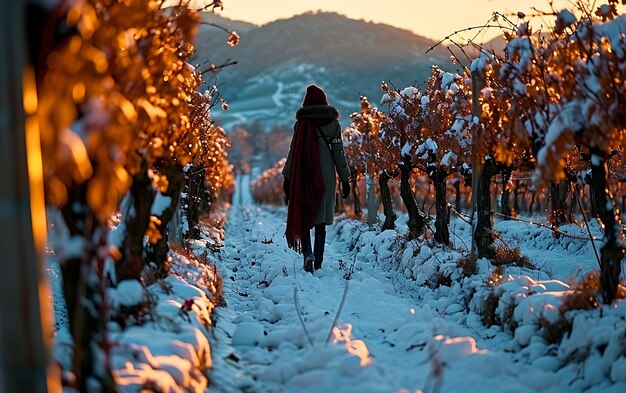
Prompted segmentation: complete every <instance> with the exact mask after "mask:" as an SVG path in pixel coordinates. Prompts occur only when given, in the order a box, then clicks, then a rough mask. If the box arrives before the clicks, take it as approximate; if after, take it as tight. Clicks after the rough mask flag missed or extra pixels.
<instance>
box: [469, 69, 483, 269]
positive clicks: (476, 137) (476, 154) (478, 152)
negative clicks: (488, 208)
mask: <svg viewBox="0 0 626 393" xmlns="http://www.w3.org/2000/svg"><path fill="white" fill-rule="evenodd" d="M477 62H478V61H475V62H474V63H473V66H472V117H473V118H474V119H478V122H477V123H475V124H473V125H472V154H471V159H472V214H471V223H472V247H471V258H472V259H476V251H477V250H476V248H477V244H476V237H475V235H476V228H477V224H478V220H477V219H476V215H477V206H478V197H479V196H478V195H477V194H478V193H479V192H480V191H479V189H480V187H479V186H478V183H479V179H480V175H481V174H482V171H483V166H484V160H483V157H482V153H483V152H482V150H483V149H481V139H482V138H481V137H482V135H481V134H482V133H481V131H482V129H481V125H480V120H481V115H482V108H481V107H480V100H479V97H480V91H481V90H482V88H483V86H484V84H485V75H484V73H483V71H482V70H481V69H480V68H479V67H474V64H475V63H477Z"/></svg>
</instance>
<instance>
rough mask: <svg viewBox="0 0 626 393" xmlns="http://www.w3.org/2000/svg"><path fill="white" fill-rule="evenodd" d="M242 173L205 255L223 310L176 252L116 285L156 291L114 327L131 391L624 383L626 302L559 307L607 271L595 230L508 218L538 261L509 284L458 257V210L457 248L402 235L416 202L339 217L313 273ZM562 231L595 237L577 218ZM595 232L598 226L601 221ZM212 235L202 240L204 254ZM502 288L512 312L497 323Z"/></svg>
mask: <svg viewBox="0 0 626 393" xmlns="http://www.w3.org/2000/svg"><path fill="white" fill-rule="evenodd" d="M243 180H244V182H243V183H244V187H243V189H241V190H238V191H237V194H235V196H234V197H233V201H234V203H235V204H234V205H233V207H232V208H231V210H230V211H229V214H228V220H227V226H226V234H225V243H224V245H223V248H222V249H221V250H220V251H219V252H216V253H214V254H210V255H209V259H210V261H211V262H212V263H215V264H216V268H217V272H218V273H219V275H220V276H221V277H222V278H223V288H224V289H223V297H224V305H222V306H220V307H215V304H216V301H215V299H214V296H215V295H216V286H215V276H214V274H215V271H214V270H211V269H209V267H208V266H207V265H206V264H204V263H201V262H199V261H198V260H194V259H188V258H187V257H184V256H182V255H179V254H176V253H171V256H172V258H173V267H172V274H171V275H170V276H169V277H168V278H166V279H165V280H164V281H163V282H162V283H157V284H153V285H151V286H148V287H146V288H143V287H142V286H141V285H140V284H139V283H138V282H136V281H130V280H129V281H127V282H122V283H119V285H118V286H117V288H115V289H113V290H111V292H110V296H109V297H110V301H111V305H112V306H113V307H114V308H116V309H119V308H132V307H136V306H140V307H141V306H142V305H143V304H145V303H146V301H147V300H151V301H153V302H154V307H153V309H152V310H153V311H152V312H153V315H154V319H152V320H147V321H144V323H132V324H130V326H126V327H125V328H122V327H121V326H119V325H117V323H115V322H111V323H110V327H109V330H110V332H111V333H110V334H111V337H112V338H113V339H114V342H115V344H116V345H115V346H114V347H113V349H112V353H111V359H112V366H113V369H114V375H115V376H116V378H117V381H118V385H119V387H120V391H121V392H135V391H138V390H140V389H141V387H142V386H145V385H146V384H149V385H151V386H154V389H155V390H159V391H169V392H188V391H189V392H205V391H206V390H207V389H210V391H215V392H224V393H229V392H241V391H255V392H327V391H341V392H390V391H398V392H403V391H404V392H408V391H432V389H433V388H432V386H434V385H435V386H436V385H440V391H442V392H452V393H455V392H485V391H507V392H537V391H542V392H549V393H557V392H563V391H568V392H574V393H578V392H583V391H591V392H600V391H602V392H605V391H606V392H620V391H624V388H625V387H626V378H624V374H625V372H626V360H624V359H625V358H624V356H623V337H624V334H626V321H625V318H626V302H623V301H616V302H615V303H614V304H613V305H609V306H602V308H601V309H591V310H571V311H568V312H567V313H561V312H560V309H561V304H562V299H563V298H565V297H567V296H570V295H572V294H574V293H575V288H574V287H573V286H572V284H571V282H572V281H571V280H572V279H575V278H580V277H583V276H584V275H586V274H587V273H588V272H590V271H591V270H593V269H594V268H595V267H596V262H595V257H594V254H593V250H592V248H591V243H590V242H589V241H588V240H584V239H579V238H568V237H566V236H561V237H560V238H554V237H553V234H552V232H551V231H550V230H549V229H546V228H541V227H537V226H532V225H528V224H525V223H521V222H515V221H496V222H495V229H496V230H498V231H499V232H500V233H502V236H503V240H504V241H505V242H506V244H507V245H508V246H509V247H514V246H519V247H520V248H521V251H522V253H523V254H524V255H526V256H528V257H529V259H530V260H531V261H532V262H533V263H534V264H535V265H536V266H538V269H530V268H527V267H518V266H512V265H507V266H504V267H503V269H502V271H501V276H502V278H501V282H499V283H492V284H487V283H488V281H489V280H491V278H492V274H493V271H494V266H492V265H491V263H490V262H489V261H488V260H486V259H479V260H478V261H477V272H476V274H474V275H472V276H469V277H466V276H464V275H463V274H462V271H461V270H460V268H459V267H458V266H457V264H458V262H459V259H460V258H461V257H462V256H463V255H464V254H465V253H466V251H467V245H468V244H470V234H471V228H470V227H469V225H467V224H466V223H465V222H464V221H462V220H458V219H452V221H451V223H450V230H451V232H453V233H454V235H453V236H452V245H451V246H450V247H442V246H440V245H438V244H436V243H434V242H433V241H432V240H428V239H426V240H424V239H419V240H416V241H411V242H406V240H405V238H404V233H405V232H406V230H407V229H406V224H407V220H408V218H407V216H406V215H405V214H400V215H399V217H398V220H397V225H398V228H399V230H398V231H392V230H388V231H384V232H380V231H379V230H378V228H376V227H370V226H368V225H367V224H365V223H363V222H360V221H357V220H351V219H347V218H346V217H339V218H337V219H336V221H335V223H334V224H333V225H332V226H330V227H328V229H327V239H326V253H325V260H324V265H323V268H322V269H321V270H319V271H316V272H315V273H314V274H313V275H311V274H305V273H304V272H303V270H302V257H301V256H300V255H298V254H296V253H295V252H293V251H292V250H289V249H288V248H287V246H286V242H285V240H284V237H283V233H284V231H285V220H286V208H285V207H284V206H278V207H276V206H274V207H272V206H258V205H255V204H254V203H253V201H252V198H251V196H250V192H249V190H248V188H247V187H245V183H249V181H250V177H249V176H247V177H245V178H244V179H243ZM560 229H561V230H563V231H564V232H567V233H571V234H572V235H576V236H578V237H583V236H584V235H585V233H586V229H584V228H581V227H578V226H576V225H563V226H562V227H561V228H560ZM591 230H592V233H593V235H594V236H599V235H600V231H601V229H600V227H599V226H598V225H597V223H592V226H591ZM56 241H58V240H55V242H56ZM207 243H208V242H207V241H206V240H202V241H196V242H194V243H193V244H192V248H193V250H194V251H195V253H196V255H198V254H200V253H202V252H204V251H207V250H206V245H207ZM55 258H56V257H55V255H54V254H51V255H50V256H49V263H50V262H51V265H50V266H49V267H48V269H47V272H48V276H49V277H51V279H52V284H53V292H54V293H55V314H57V321H59V327H58V329H57V331H56V346H55V357H56V359H57V360H59V361H60V362H61V363H63V364H67V362H68V361H70V360H71V357H70V356H71V338H70V337H69V331H68V330H67V325H66V322H63V320H62V315H63V313H62V307H60V306H58V305H57V303H58V296H59V291H60V285H59V275H58V265H55V264H54V263H53V262H54V260H55ZM352 267H354V269H352ZM346 276H348V278H349V280H346ZM442 277H449V280H448V281H444V280H442V279H441V278H442ZM346 288H347V292H345V293H346V294H347V296H346V298H345V303H344V304H343V308H342V309H341V312H340V304H341V303H342V302H341V301H342V296H343V294H344V290H346ZM490 298H491V299H495V302H494V305H493V310H492V313H493V315H494V319H495V320H500V321H502V323H501V324H498V323H496V324H493V325H487V324H486V323H485V320H484V315H485V313H486V312H487V310H486V306H485V304H486V303H485V300H486V299H490ZM186 305H188V306H189V308H187V306H186ZM186 310H188V311H186ZM59 318H61V319H59ZM335 319H337V321H338V323H337V324H335V323H334V321H335ZM301 320H302V322H301ZM563 320H566V321H567V322H568V323H569V324H571V333H570V334H565V335H564V336H563V339H562V341H561V342H560V343H553V342H549V341H548V340H547V339H546V336H545V335H544V333H545V329H548V328H549V327H550V326H551V324H557V323H561V322H562V321H563ZM212 321H216V323H215V324H213V322H212ZM209 381H211V384H210V386H209V384H208V383H209Z"/></svg>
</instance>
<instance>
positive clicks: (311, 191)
mask: <svg viewBox="0 0 626 393" xmlns="http://www.w3.org/2000/svg"><path fill="white" fill-rule="evenodd" d="M292 149H293V151H292V154H293V155H292V157H291V170H290V173H289V206H288V208H287V230H286V231H285V237H286V238H287V245H288V246H289V248H291V249H293V250H295V251H297V252H299V253H302V237H303V236H304V228H306V229H311V228H312V227H313V224H315V218H316V217H317V210H318V208H319V206H320V203H321V201H322V198H323V197H324V192H325V191H326V187H325V186H324V178H323V177H322V168H321V166H320V154H319V144H318V140H317V127H316V126H315V124H313V122H312V121H311V120H309V119H300V120H298V121H297V122H296V125H295V133H294V136H293V147H292Z"/></svg>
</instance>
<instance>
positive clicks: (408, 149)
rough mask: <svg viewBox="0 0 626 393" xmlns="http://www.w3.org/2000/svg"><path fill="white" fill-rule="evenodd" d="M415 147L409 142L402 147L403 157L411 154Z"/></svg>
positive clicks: (401, 153)
mask: <svg viewBox="0 0 626 393" xmlns="http://www.w3.org/2000/svg"><path fill="white" fill-rule="evenodd" d="M412 147H413V146H411V144H410V143H409V142H406V143H405V144H404V146H402V151H400V155H401V156H407V155H410V154H411V149H412Z"/></svg>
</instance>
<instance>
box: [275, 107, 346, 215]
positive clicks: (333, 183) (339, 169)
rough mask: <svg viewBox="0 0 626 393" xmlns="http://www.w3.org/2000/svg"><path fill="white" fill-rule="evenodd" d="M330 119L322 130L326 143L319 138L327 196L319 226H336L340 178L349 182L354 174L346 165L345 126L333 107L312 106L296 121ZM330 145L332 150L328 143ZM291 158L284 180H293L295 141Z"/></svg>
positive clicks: (302, 109)
mask: <svg viewBox="0 0 626 393" xmlns="http://www.w3.org/2000/svg"><path fill="white" fill-rule="evenodd" d="M302 118H309V119H329V120H331V121H330V123H328V124H326V125H322V126H320V127H319V128H320V130H321V131H322V133H323V134H324V135H325V136H326V139H324V138H323V137H322V136H321V135H318V137H317V139H318V142H319V152H320V166H321V169H322V178H323V179H324V186H325V187H326V193H325V194H324V198H323V199H322V202H321V203H320V207H319V208H318V210H317V217H316V218H315V224H326V225H330V224H332V223H333V216H334V213H335V190H336V189H337V175H339V179H340V180H341V181H348V179H349V178H350V170H349V169H348V163H347V162H346V156H345V154H344V153H343V144H342V142H341V125H340V124H339V112H338V111H337V109H335V108H334V107H332V106H330V105H309V106H303V107H301V108H300V109H298V112H297V113H296V119H302ZM326 140H328V141H330V142H331V144H330V146H329V145H328V144H327V143H326ZM291 144H292V146H291V148H290V149H289V155H288V156H287V162H286V163H285V168H284V169H283V176H284V177H285V178H289V173H290V172H291V160H292V156H293V151H292V150H293V141H292V143H291Z"/></svg>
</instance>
